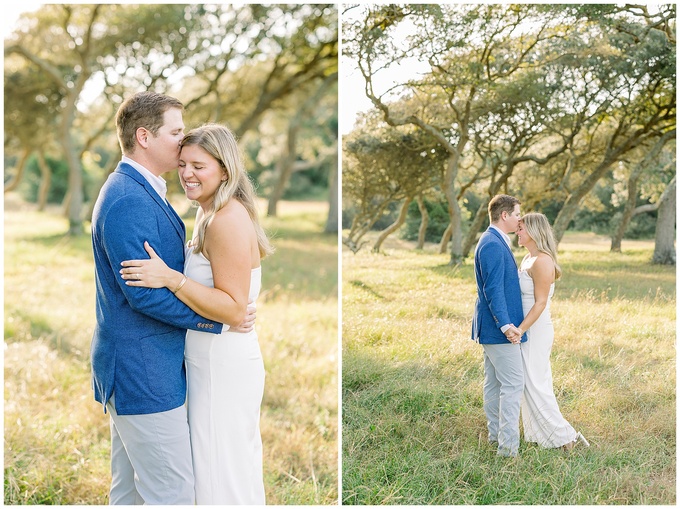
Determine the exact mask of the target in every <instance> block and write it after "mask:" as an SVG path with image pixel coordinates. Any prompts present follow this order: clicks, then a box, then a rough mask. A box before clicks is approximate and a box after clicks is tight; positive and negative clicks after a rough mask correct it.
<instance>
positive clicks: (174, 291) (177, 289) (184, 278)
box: [172, 274, 187, 293]
mask: <svg viewBox="0 0 680 509" xmlns="http://www.w3.org/2000/svg"><path fill="white" fill-rule="evenodd" d="M186 282H187V277H186V276H185V275H184V274H182V281H181V282H180V284H178V285H177V288H175V289H174V290H173V291H172V293H177V292H179V291H180V289H181V288H182V287H183V286H184V283H186Z"/></svg>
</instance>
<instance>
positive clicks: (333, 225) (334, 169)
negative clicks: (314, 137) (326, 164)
mask: <svg viewBox="0 0 680 509" xmlns="http://www.w3.org/2000/svg"><path fill="white" fill-rule="evenodd" d="M328 187H329V188H330V189H329V190H328V219H326V227H325V228H324V230H323V231H324V233H338V218H339V216H338V214H339V208H340V204H339V203H338V202H339V199H338V155H337V153H336V155H335V157H334V158H333V160H332V162H331V171H330V175H329V182H328Z"/></svg>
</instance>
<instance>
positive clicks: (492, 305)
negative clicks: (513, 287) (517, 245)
mask: <svg viewBox="0 0 680 509" xmlns="http://www.w3.org/2000/svg"><path fill="white" fill-rule="evenodd" d="M504 250H505V246H501V245H500V244H499V243H498V242H489V243H487V244H486V245H485V246H484V247H483V248H482V251H481V252H480V253H479V254H480V256H479V261H480V269H481V274H482V292H483V294H484V298H485V300H486V302H487V304H488V306H489V309H490V310H491V314H492V315H493V319H494V320H495V321H496V327H498V328H501V327H502V326H503V325H507V324H510V323H512V320H511V319H510V314H509V313H508V303H507V301H506V299H505V263H503V256H504V255H505V251H504Z"/></svg>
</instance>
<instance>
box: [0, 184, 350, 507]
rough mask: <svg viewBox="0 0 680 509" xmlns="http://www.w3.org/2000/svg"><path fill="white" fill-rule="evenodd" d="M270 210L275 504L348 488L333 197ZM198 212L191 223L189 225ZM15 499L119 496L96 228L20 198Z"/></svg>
mask: <svg viewBox="0 0 680 509" xmlns="http://www.w3.org/2000/svg"><path fill="white" fill-rule="evenodd" d="M281 211H282V212H281V214H280V217H279V218H265V219H263V223H264V226H265V228H267V229H268V230H269V231H272V232H273V233H274V240H273V242H274V244H275V246H276V248H277V253H276V254H275V255H274V256H272V257H271V258H269V259H267V260H265V261H264V263H263V293H262V296H261V299H260V302H258V315H257V327H258V334H259V337H260V344H261V348H262V353H263V357H264V360H265V368H266V371H267V380H266V388H265V398H264V403H263V407H262V420H261V428H262V438H263V443H264V456H265V457H264V465H265V484H266V493H267V501H268V503H269V504H277V505H279V504H296V505H298V504H335V503H337V498H338V486H337V482H338V475H337V474H338V473H337V465H338V436H337V434H338V397H337V395H338V389H337V388H338V370H337V365H338V352H337V337H338V332H337V327H338V325H337V309H338V302H337V278H338V274H337V265H338V264H337V259H338V254H337V236H335V235H324V234H322V233H319V232H320V231H322V229H323V224H324V220H325V217H324V208H323V204H317V205H316V206H315V207H309V206H306V207H305V208H296V207H294V206H293V205H292V204H283V206H282V207H281ZM192 226H193V225H192V222H191V221H189V222H188V228H189V230H190V229H191V228H192ZM4 228H5V237H4V240H5V245H4V258H5V294H4V303H5V322H4V326H5V342H4V365H5V372H4V374H5V399H4V408H5V421H4V423H5V425H4V430H5V457H4V467H5V472H4V473H5V496H4V502H5V504H61V505H76V504H88V505H99V504H106V503H107V502H108V489H109V482H110V469H109V447H110V440H109V418H108V416H107V415H104V414H103V412H102V409H101V406H100V405H99V404H97V403H96V402H95V401H94V399H93V396H92V391H91V389H90V368H89V345H90V339H91V336H92V331H93V327H94V269H93V261H92V250H91V247H90V239H89V236H84V237H82V238H69V237H64V236H63V235H62V233H63V232H64V231H66V229H67V222H66V220H64V219H63V218H61V217H60V216H59V214H58V212H56V211H50V212H46V213H44V212H43V213H41V212H36V211H35V210H33V209H32V208H31V207H30V206H26V205H23V204H21V203H20V202H18V201H17V200H16V199H15V198H12V197H10V199H9V202H8V199H7V197H6V207H5V218H4Z"/></svg>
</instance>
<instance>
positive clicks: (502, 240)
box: [487, 226, 517, 267]
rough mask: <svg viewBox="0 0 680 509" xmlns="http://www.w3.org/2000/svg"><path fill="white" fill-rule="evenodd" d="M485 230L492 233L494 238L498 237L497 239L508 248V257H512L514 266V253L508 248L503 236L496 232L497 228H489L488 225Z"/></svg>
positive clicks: (515, 261) (515, 262)
mask: <svg viewBox="0 0 680 509" xmlns="http://www.w3.org/2000/svg"><path fill="white" fill-rule="evenodd" d="M487 231H489V232H491V233H492V234H494V235H495V236H496V238H498V240H500V241H501V242H502V243H503V245H504V246H505V248H506V249H507V250H508V253H509V254H510V258H512V261H513V262H514V264H515V267H517V260H515V255H514V254H512V249H510V246H509V245H508V243H507V242H505V239H504V238H503V236H502V235H501V234H500V233H499V232H498V230H496V228H491V227H490V226H489V228H488V230H487Z"/></svg>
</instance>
